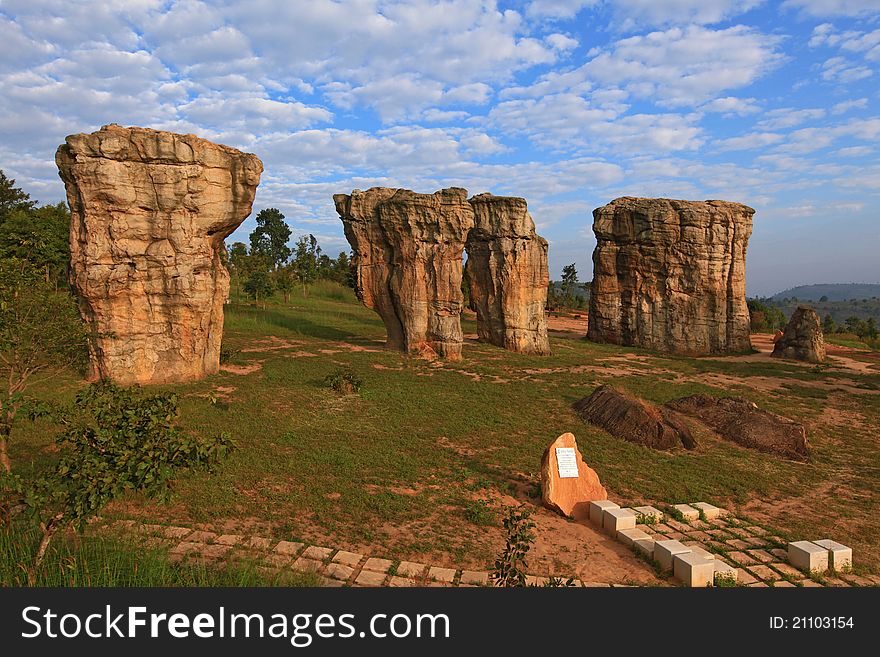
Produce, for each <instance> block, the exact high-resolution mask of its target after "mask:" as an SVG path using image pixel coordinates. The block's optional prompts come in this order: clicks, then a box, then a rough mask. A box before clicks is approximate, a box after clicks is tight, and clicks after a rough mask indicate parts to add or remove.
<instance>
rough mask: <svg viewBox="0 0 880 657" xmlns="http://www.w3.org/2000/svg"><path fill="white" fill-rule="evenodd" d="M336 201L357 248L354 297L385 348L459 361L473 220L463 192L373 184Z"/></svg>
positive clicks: (355, 250) (453, 189) (354, 264)
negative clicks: (378, 323) (376, 321)
mask: <svg viewBox="0 0 880 657" xmlns="http://www.w3.org/2000/svg"><path fill="white" fill-rule="evenodd" d="M333 201H334V203H335V204H336V210H337V212H338V213H339V216H340V218H341V219H342V222H343V225H344V228H345V236H346V238H347V239H348V242H349V244H350V245H351V247H352V251H353V253H354V262H353V266H354V268H355V271H356V291H357V294H358V297H359V298H360V299H361V300H362V301H363V302H364V304H365V305H366V306H367V307H368V308H372V309H373V310H375V311H376V312H377V313H378V314H379V316H380V317H381V318H382V321H383V322H384V324H385V328H386V330H387V333H388V342H387V344H388V346H389V347H390V348H393V349H398V350H400V351H404V352H407V353H414V354H420V355H423V356H426V357H429V358H431V357H434V356H435V355H436V356H441V357H443V358H447V359H450V360H457V359H460V358H461V344H462V333H461V322H460V316H461V310H462V305H463V301H464V297H463V295H462V291H461V281H462V254H463V252H464V246H465V240H466V237H467V234H468V232H469V231H470V229H471V228H472V227H473V224H474V213H473V210H472V209H471V206H470V204H469V203H468V202H467V191H465V190H464V189H460V188H457V187H452V188H449V189H443V190H440V191H438V192H434V193H433V194H417V193H415V192H411V191H409V190H407V189H388V188H384V187H373V188H372V189H368V190H367V191H360V190H355V191H353V192H352V193H351V194H335V195H334V196H333Z"/></svg>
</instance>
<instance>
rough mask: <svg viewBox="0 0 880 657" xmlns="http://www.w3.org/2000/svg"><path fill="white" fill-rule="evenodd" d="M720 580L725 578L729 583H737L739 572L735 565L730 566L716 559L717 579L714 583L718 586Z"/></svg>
mask: <svg viewBox="0 0 880 657" xmlns="http://www.w3.org/2000/svg"><path fill="white" fill-rule="evenodd" d="M718 580H725V581H726V582H728V583H733V584H736V580H737V572H736V568H734V567H733V566H728V565H727V564H726V563H724V562H723V561H719V560H718V559H716V560H715V580H714V583H715V585H716V586H717V585H718Z"/></svg>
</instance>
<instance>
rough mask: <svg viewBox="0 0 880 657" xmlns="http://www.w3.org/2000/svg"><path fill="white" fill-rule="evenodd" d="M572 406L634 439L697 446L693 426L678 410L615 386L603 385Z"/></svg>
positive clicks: (581, 414)
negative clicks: (640, 397) (638, 396)
mask: <svg viewBox="0 0 880 657" xmlns="http://www.w3.org/2000/svg"><path fill="white" fill-rule="evenodd" d="M572 408H573V409H574V411H575V413H577V415H578V417H580V418H581V419H582V420H586V421H587V422H590V423H592V424H595V425H596V426H598V427H601V428H603V429H604V430H605V431H607V432H608V433H610V434H611V435H612V436H614V437H615V438H620V439H622V440H626V441H628V442H631V443H637V444H639V445H644V446H645V447H650V448H652V449H672V448H674V447H679V446H682V447H685V448H686V449H694V448H695V447H696V446H697V441H696V440H695V439H694V437H693V434H692V433H691V430H690V428H688V426H687V424H686V423H685V421H684V420H683V419H682V418H681V417H680V416H679V415H678V414H677V413H675V412H674V411H672V410H670V409H668V408H664V407H663V406H657V405H656V404H652V403H651V402H649V401H645V400H644V399H639V398H637V397H634V396H632V395H630V394H627V393H625V392H621V391H620V390H618V389H616V388H613V387H612V386H608V385H602V386H599V387H598V388H596V389H595V390H594V391H593V394H591V395H590V396H589V397H584V398H583V399H581V400H579V401H577V402H575V403H574V404H573V405H572Z"/></svg>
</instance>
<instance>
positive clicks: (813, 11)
mask: <svg viewBox="0 0 880 657" xmlns="http://www.w3.org/2000/svg"><path fill="white" fill-rule="evenodd" d="M782 6H783V7H785V8H792V9H798V10H800V11H801V12H803V13H805V14H809V15H810V16H816V17H820V18H824V17H828V16H852V17H859V16H870V15H872V14H877V13H880V8H878V6H877V2H876V0H785V2H783V3H782Z"/></svg>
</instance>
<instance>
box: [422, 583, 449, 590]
mask: <svg viewBox="0 0 880 657" xmlns="http://www.w3.org/2000/svg"><path fill="white" fill-rule="evenodd" d="M425 586H426V587H428V588H430V589H448V588H449V587H450V586H452V583H451V582H428V583H427V584H425Z"/></svg>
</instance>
